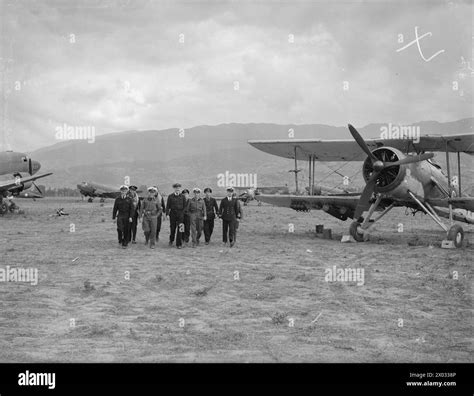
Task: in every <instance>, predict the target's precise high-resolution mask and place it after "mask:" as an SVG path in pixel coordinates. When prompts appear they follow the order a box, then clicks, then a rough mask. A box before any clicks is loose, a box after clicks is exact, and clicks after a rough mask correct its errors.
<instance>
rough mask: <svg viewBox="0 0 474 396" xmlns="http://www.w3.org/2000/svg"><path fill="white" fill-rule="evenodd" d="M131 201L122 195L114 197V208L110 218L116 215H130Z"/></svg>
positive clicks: (131, 210) (131, 209) (131, 211)
mask: <svg viewBox="0 0 474 396" xmlns="http://www.w3.org/2000/svg"><path fill="white" fill-rule="evenodd" d="M132 214H133V203H132V200H131V199H130V198H129V197H127V196H126V197H125V198H122V196H120V197H118V198H116V199H115V203H114V209H113V212H112V219H115V218H116V217H117V215H118V217H132Z"/></svg>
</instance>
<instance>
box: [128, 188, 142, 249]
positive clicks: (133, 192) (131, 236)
mask: <svg viewBox="0 0 474 396" xmlns="http://www.w3.org/2000/svg"><path fill="white" fill-rule="evenodd" d="M137 190H138V188H137V186H130V187H129V188H128V194H127V196H128V197H129V198H130V199H131V200H132V206H133V210H132V222H131V223H130V227H129V230H128V241H129V242H130V241H132V244H135V243H137V242H136V238H137V225H138V212H139V211H140V199H139V198H138V194H137Z"/></svg>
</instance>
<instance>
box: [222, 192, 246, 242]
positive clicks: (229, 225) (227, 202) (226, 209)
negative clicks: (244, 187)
mask: <svg viewBox="0 0 474 396" xmlns="http://www.w3.org/2000/svg"><path fill="white" fill-rule="evenodd" d="M233 192H234V189H233V188H232V187H229V188H227V197H225V198H223V199H222V201H221V204H220V206H219V217H220V218H221V219H222V241H223V242H224V245H227V239H228V240H229V242H230V247H232V246H234V244H235V227H236V224H237V219H240V216H241V208H240V205H239V204H238V203H237V199H236V198H234V197H233V196H232V195H233Z"/></svg>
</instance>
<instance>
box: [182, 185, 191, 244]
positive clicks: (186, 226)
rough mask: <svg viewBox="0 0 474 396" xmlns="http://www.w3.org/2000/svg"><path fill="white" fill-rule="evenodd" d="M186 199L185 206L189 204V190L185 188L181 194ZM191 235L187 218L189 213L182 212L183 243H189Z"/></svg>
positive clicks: (188, 218) (189, 219)
mask: <svg viewBox="0 0 474 396" xmlns="http://www.w3.org/2000/svg"><path fill="white" fill-rule="evenodd" d="M181 194H183V195H184V197H185V198H186V205H187V204H188V202H189V199H190V198H189V190H188V189H187V188H185V189H184V190H183V192H182V193H181ZM190 235H191V218H190V217H189V213H187V212H186V211H185V212H184V234H183V237H184V242H186V243H189V236H190Z"/></svg>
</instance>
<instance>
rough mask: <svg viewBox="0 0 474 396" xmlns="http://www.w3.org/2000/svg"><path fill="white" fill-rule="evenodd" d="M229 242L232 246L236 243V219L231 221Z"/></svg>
mask: <svg viewBox="0 0 474 396" xmlns="http://www.w3.org/2000/svg"><path fill="white" fill-rule="evenodd" d="M229 242H230V246H233V245H234V243H235V220H231V221H230V222H229Z"/></svg>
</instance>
